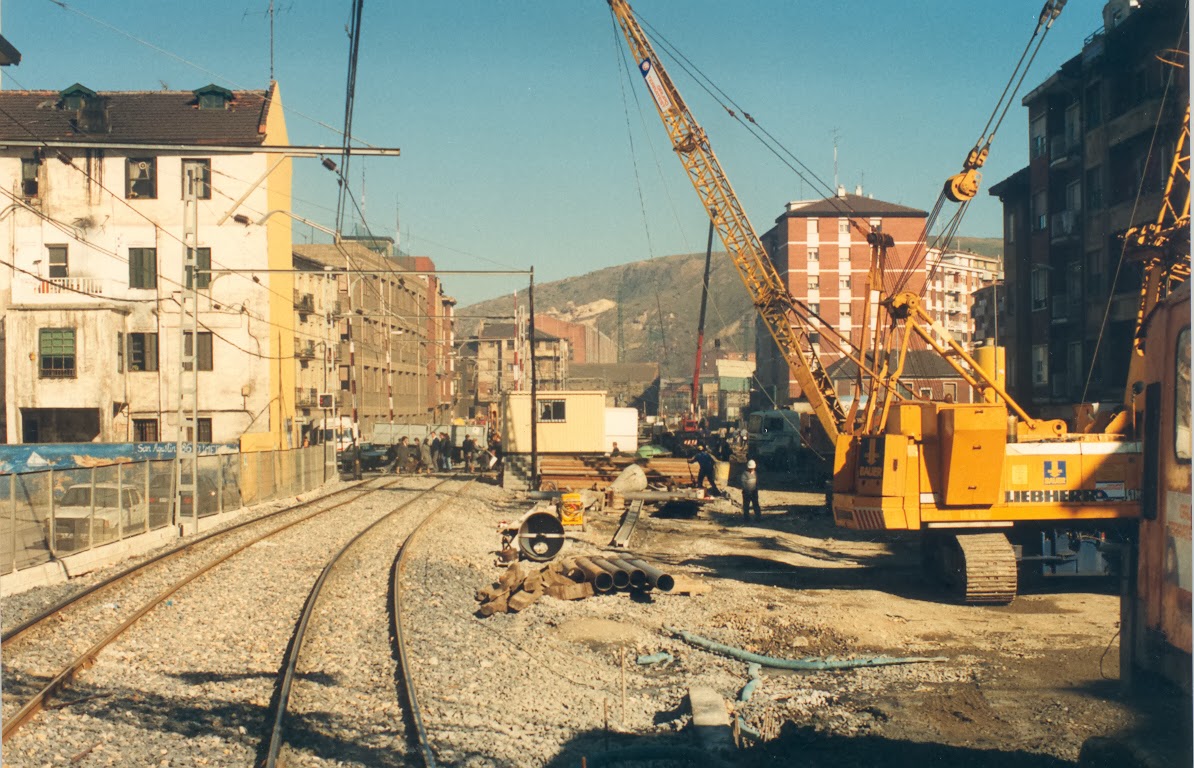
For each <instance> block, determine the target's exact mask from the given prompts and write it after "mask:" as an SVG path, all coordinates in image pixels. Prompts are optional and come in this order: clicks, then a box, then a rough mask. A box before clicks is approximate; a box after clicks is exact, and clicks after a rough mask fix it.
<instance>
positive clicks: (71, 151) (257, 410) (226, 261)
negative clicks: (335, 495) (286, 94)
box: [0, 83, 306, 450]
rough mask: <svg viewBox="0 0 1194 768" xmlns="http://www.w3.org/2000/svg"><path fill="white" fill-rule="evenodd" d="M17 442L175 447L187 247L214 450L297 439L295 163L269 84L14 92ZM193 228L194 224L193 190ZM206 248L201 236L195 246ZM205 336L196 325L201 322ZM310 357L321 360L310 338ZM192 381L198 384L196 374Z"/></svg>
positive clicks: (200, 400)
mask: <svg viewBox="0 0 1194 768" xmlns="http://www.w3.org/2000/svg"><path fill="white" fill-rule="evenodd" d="M0 107H2V108H3V109H2V110H0V137H2V139H3V141H0V145H2V147H3V148H0V179H3V180H4V181H3V185H2V191H3V196H4V198H5V199H4V200H3V201H2V202H3V208H2V210H0V253H2V255H0V311H2V312H3V325H2V332H0V345H2V349H3V355H2V356H0V360H2V363H0V364H2V366H3V382H4V390H3V400H4V408H3V418H4V421H5V423H4V424H3V425H0V438H3V439H4V440H6V441H7V442H10V443H16V442H28V443H35V442H87V441H95V442H135V441H172V440H174V439H176V437H177V432H178V423H179V422H178V418H177V413H178V408H179V383H180V380H181V378H182V373H183V371H182V367H183V365H182V363H181V360H180V357H181V355H180V348H181V347H182V345H183V344H184V336H183V330H182V328H184V327H187V326H181V325H180V318H181V316H182V314H181V306H182V304H181V300H182V297H183V294H184V292H186V291H188V286H189V284H190V278H189V277H188V276H187V275H184V274H183V269H184V268H183V263H184V257H185V253H186V248H187V245H186V243H188V242H190V243H193V244H194V246H195V248H196V259H197V262H198V268H199V269H200V270H203V269H204V268H210V269H212V270H214V271H213V272H210V273H205V272H202V271H201V272H199V273H198V274H197V275H196V276H195V279H196V283H195V284H196V286H197V289H198V305H197V309H198V322H199V331H198V338H197V339H194V340H192V339H191V338H190V336H189V333H188V334H187V337H186V342H185V343H186V344H187V345H188V346H190V345H191V344H192V341H193V343H194V346H193V351H194V354H195V357H196V365H197V367H198V394H197V407H198V412H199V420H198V433H199V434H198V435H197V438H198V439H199V440H200V441H210V442H238V441H239V442H240V445H241V448H242V449H245V450H260V449H265V448H286V447H290V446H293V445H296V444H297V443H296V440H297V437H298V429H297V425H296V423H295V395H296V387H295V365H294V363H293V359H294V355H295V352H296V343H295V339H296V332H295V297H294V285H293V278H292V276H291V275H290V274H288V273H286V272H281V271H280V272H274V273H271V272H265V271H262V272H260V273H258V274H255V275H251V274H246V273H243V272H240V273H226V272H225V273H222V272H220V271H219V270H221V269H236V270H247V269H253V268H257V269H262V270H266V269H271V270H289V269H290V267H291V264H292V262H291V222H290V219H289V218H288V217H286V216H270V215H269V214H270V213H271V212H276V211H288V210H289V209H290V195H291V160H290V158H289V156H288V155H286V154H284V153H281V152H280V151H273V152H270V151H267V150H265V149H264V148H265V147H268V146H277V147H284V146H286V145H287V144H288V139H287V134H286V126H285V121H284V119H283V114H282V109H281V98H280V95H279V92H278V87H277V84H276V83H275V84H271V86H270V88H269V89H268V90H263V91H228V90H226V89H224V88H220V87H218V86H215V85H209V86H206V87H203V88H199V89H197V90H195V91H151V92H129V91H115V92H101V93H96V92H94V91H91V90H90V89H88V88H86V87H84V86H82V85H79V84H75V85H73V86H70V87H69V88H67V89H65V90H63V91H59V92H55V91H4V92H0ZM187 178H191V179H193V180H194V192H195V194H194V199H195V203H194V206H193V218H191V219H190V223H189V224H188V223H187V220H186V218H185V217H184V208H185V202H184V198H185V197H186V194H185V184H186V179H187ZM188 238H193V240H188ZM188 325H189V321H188ZM299 346H300V347H301V348H302V349H304V350H305V349H306V347H305V346H303V345H302V342H301V341H300V344H299ZM188 375H189V374H188Z"/></svg>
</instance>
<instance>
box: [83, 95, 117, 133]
mask: <svg viewBox="0 0 1194 768" xmlns="http://www.w3.org/2000/svg"><path fill="white" fill-rule="evenodd" d="M75 124H76V125H77V126H78V127H79V130H80V131H82V132H83V133H109V132H110V131H111V130H112V127H111V124H110V121H109V119H108V99H107V97H104V96H86V97H84V98H83V106H81V107H79V111H78V114H77V117H76V119H75Z"/></svg>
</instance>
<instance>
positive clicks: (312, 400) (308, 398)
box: [294, 387, 319, 408]
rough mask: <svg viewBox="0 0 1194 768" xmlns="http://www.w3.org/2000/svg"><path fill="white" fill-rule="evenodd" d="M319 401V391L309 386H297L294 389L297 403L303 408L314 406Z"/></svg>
mask: <svg viewBox="0 0 1194 768" xmlns="http://www.w3.org/2000/svg"><path fill="white" fill-rule="evenodd" d="M318 402H319V392H318V390H315V389H309V388H307V387H296V388H295V390H294V403H295V405H297V406H299V407H303V408H311V407H314V406H315V404H316V403H318Z"/></svg>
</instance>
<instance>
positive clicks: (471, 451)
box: [460, 435, 477, 472]
mask: <svg viewBox="0 0 1194 768" xmlns="http://www.w3.org/2000/svg"><path fill="white" fill-rule="evenodd" d="M460 455H461V456H462V457H463V458H464V469H465V471H467V472H472V471H473V461H475V460H476V458H477V441H476V440H474V439H473V436H472V435H465V436H464V442H462V443H461V444H460Z"/></svg>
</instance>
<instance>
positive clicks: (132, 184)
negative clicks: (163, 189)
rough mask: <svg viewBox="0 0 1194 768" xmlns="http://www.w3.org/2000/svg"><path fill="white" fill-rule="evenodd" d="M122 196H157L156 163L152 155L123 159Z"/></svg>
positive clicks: (147, 197) (142, 197)
mask: <svg viewBox="0 0 1194 768" xmlns="http://www.w3.org/2000/svg"><path fill="white" fill-rule="evenodd" d="M125 169H126V171H127V173H126V174H125V175H126V176H127V178H126V179H125V185H124V196H125V197H127V198H129V199H133V198H140V199H146V200H152V199H154V198H156V197H157V196H158V164H157V160H156V159H154V158H152V157H130V158H129V159H128V160H127V161H125Z"/></svg>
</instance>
